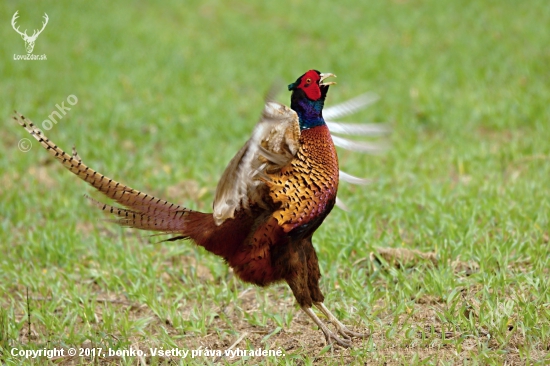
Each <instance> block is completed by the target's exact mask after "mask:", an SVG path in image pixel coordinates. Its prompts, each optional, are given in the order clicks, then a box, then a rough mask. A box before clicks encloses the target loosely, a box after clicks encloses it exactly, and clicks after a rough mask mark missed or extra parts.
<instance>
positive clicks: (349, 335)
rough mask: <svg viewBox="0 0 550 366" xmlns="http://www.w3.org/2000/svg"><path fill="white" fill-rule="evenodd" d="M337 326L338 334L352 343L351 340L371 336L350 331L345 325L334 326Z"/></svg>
mask: <svg viewBox="0 0 550 366" xmlns="http://www.w3.org/2000/svg"><path fill="white" fill-rule="evenodd" d="M334 325H335V326H336V329H337V330H338V333H339V334H340V335H341V336H342V337H344V339H347V340H350V341H351V338H352V337H353V338H367V337H368V336H369V335H368V334H365V333H357V332H354V331H353V330H350V329H348V328H346V327H345V326H343V325H337V324H334Z"/></svg>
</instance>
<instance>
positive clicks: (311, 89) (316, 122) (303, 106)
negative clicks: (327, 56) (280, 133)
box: [288, 70, 336, 130]
mask: <svg viewBox="0 0 550 366" xmlns="http://www.w3.org/2000/svg"><path fill="white" fill-rule="evenodd" d="M330 76H334V77H336V75H334V74H331V73H320V72H319V71H317V70H309V71H308V72H306V73H305V74H304V75H302V76H300V77H299V78H298V79H297V80H296V81H295V82H294V83H292V84H290V85H289V86H288V90H291V91H292V96H291V98H290V99H291V103H290V108H292V109H293V110H294V111H295V112H296V113H297V114H298V117H299V119H300V130H306V129H308V128H312V127H316V126H322V125H324V124H325V120H324V119H323V105H324V104H325V98H326V96H327V92H328V88H329V86H330V85H333V84H336V83H335V82H332V81H329V82H326V83H325V82H324V80H325V79H326V78H328V77H330Z"/></svg>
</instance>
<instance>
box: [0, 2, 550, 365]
mask: <svg viewBox="0 0 550 366" xmlns="http://www.w3.org/2000/svg"><path fill="white" fill-rule="evenodd" d="M0 9H1V13H2V14H4V16H3V17H2V19H3V22H4V23H3V24H4V27H2V28H1V30H0V36H1V38H2V40H3V41H2V42H1V43H0V58H1V60H2V62H0V74H2V81H1V85H2V88H0V100H2V101H3V102H2V103H0V115H2V116H3V120H4V121H5V122H4V123H5V125H4V133H3V134H2V136H1V137H0V145H1V148H2V153H1V154H0V201H1V202H2V203H1V204H0V253H2V256H1V257H0V360H2V362H3V363H5V364H8V365H11V364H13V365H15V364H20V363H21V362H23V361H25V362H28V363H36V364H39V363H48V362H55V363H57V364H63V365H64V364H79V363H82V364H87V363H89V362H91V358H90V357H81V358H79V357H75V358H70V357H61V358H59V359H57V360H55V361H51V360H48V359H46V358H38V359H23V358H22V357H20V356H12V355H11V349H12V348H14V347H15V348H18V349H35V350H37V349H43V348H48V349H51V348H54V347H57V348H64V349H68V348H69V347H84V348H88V349H93V348H96V347H102V348H104V349H105V348H109V347H110V348H112V349H113V350H115V349H118V350H128V349H129V348H130V347H133V348H139V349H143V350H148V348H149V347H159V348H160V347H163V348H164V349H169V348H172V347H178V348H180V349H187V350H192V349H198V348H199V347H202V349H203V350H205V349H207V348H208V349H210V350H223V349H226V348H227V347H228V346H229V345H230V344H231V343H232V342H233V341H234V340H236V339H237V338H239V337H240V336H242V335H245V337H244V338H243V340H242V342H241V343H240V344H239V347H241V349H242V348H247V349H256V348H258V347H261V348H263V349H272V350H277V349H282V350H283V351H284V354H285V356H280V357H267V358H266V357H238V358H236V359H234V360H230V359H222V360H221V361H220V362H221V363H237V364H245V363H248V362H251V361H252V362H255V363H261V364H283V365H284V364H303V365H310V364H329V365H332V364H349V363H350V362H352V361H354V362H358V363H368V364H396V365H397V364H412V365H421V364H441V365H450V364H460V363H465V364H489V365H491V364H495V365H496V364H508V365H512V364H541V365H542V364H546V363H548V362H550V356H549V349H550V279H549V278H550V276H549V272H548V269H549V268H550V259H549V258H550V256H549V254H548V253H549V246H550V244H549V235H550V232H549V227H550V225H549V212H550V202H549V201H550V199H549V189H548V177H550V161H549V160H550V145H549V143H548V141H550V128H549V121H550V109H549V108H548V101H549V100H550V88H549V85H550V73H548V65H549V64H550V53H549V49H548V44H550V34H549V33H548V31H547V27H545V26H544V24H549V23H550V7H548V6H547V3H546V2H545V1H544V0H532V1H529V2H524V3H522V4H519V3H517V2H514V1H491V0H487V1H478V2H463V1H457V0H453V1H446V2H441V1H435V0H425V1H420V0H413V1H394V2H383V1H374V2H368V3H367V2H360V1H349V2H346V3H342V4H340V5H335V3H332V2H328V1H318V2H311V3H308V2H304V1H288V2H269V3H263V2H262V3H256V2H244V3H242V2H235V1H228V2H221V1H215V0H210V1H201V2H199V1H191V2H186V3H185V4H183V3H180V2H176V1H168V2H164V3H163V4H162V5H160V4H159V5H152V4H148V3H145V2H136V3H131V4H130V3H128V4H127V5H120V4H117V5H107V3H105V4H102V3H97V2H83V1H74V2H66V3H64V4H63V5H61V4H60V3H59V2H53V1H44V2H40V3H39V4H37V5H33V6H31V5H30V4H17V5H16V4H15V3H14V2H11V1H8V2H3V3H2V4H0ZM16 10H19V15H20V18H19V20H18V24H20V25H21V29H24V28H28V29H32V28H35V27H37V26H39V25H40V21H41V16H42V15H43V13H44V12H46V13H47V14H48V16H49V18H50V20H49V24H48V25H47V27H46V29H45V30H44V32H43V33H42V34H41V35H40V36H39V37H38V39H37V41H36V46H35V50H34V53H35V54H46V55H47V61H14V60H13V54H24V53H25V49H24V44H23V41H22V40H21V38H20V37H19V36H18V35H17V34H16V33H15V32H14V31H13V30H12V29H10V27H9V26H8V24H9V19H11V16H12V15H13V13H15V11H16ZM29 33H30V32H29ZM310 68H317V69H319V70H322V71H327V72H329V71H330V72H334V73H336V74H337V75H338V76H339V78H338V85H337V86H335V87H334V88H332V89H331V92H330V95H329V98H328V99H329V100H328V102H327V103H328V104H334V103H337V102H339V101H343V100H346V99H349V98H351V97H353V96H355V95H357V94H359V93H362V92H364V91H375V92H376V93H378V94H379V95H380V96H381V100H380V102H378V103H377V104H376V105H375V106H373V107H371V108H370V109H369V110H367V111H365V112H362V113H361V114H360V115H358V116H356V117H355V118H356V121H361V120H364V121H384V122H388V123H390V124H391V126H392V129H393V134H392V136H391V149H389V150H388V151H387V152H386V153H385V154H383V155H381V156H375V157H371V156H359V155H357V154H348V153H342V154H341V156H340V160H341V165H342V166H343V168H344V170H346V171H348V172H350V173H353V174H355V175H359V176H368V177H371V178H374V179H375V182H374V183H373V184H371V185H370V186H368V187H366V188H357V187H349V186H346V185H344V184H342V188H341V191H340V193H339V194H340V197H341V198H342V199H343V200H344V201H345V202H346V203H347V204H348V206H349V207H350V208H351V210H352V212H351V213H345V212H343V211H340V210H335V211H334V212H333V213H332V214H331V215H330V216H329V218H328V219H327V220H326V222H325V224H324V225H323V226H322V227H321V228H320V230H319V231H318V232H317V233H316V235H315V238H314V239H315V240H314V243H315V245H316V248H317V252H318V256H319V259H320V264H321V268H322V271H323V278H322V288H323V290H324V293H325V295H326V298H327V299H326V304H327V305H328V306H329V308H331V309H332V310H333V311H334V312H335V314H336V315H337V316H339V317H340V318H341V319H342V320H343V322H344V323H346V324H350V325H352V326H353V327H354V329H358V330H369V331H370V332H371V333H372V337H370V338H369V339H366V340H364V341H361V340H356V341H354V345H355V347H354V348H353V349H350V350H342V349H339V348H336V349H334V350H328V349H327V348H325V347H324V344H323V339H322V335H321V332H320V331H319V330H316V329H315V327H314V325H313V324H312V322H311V321H309V320H308V319H306V318H305V316H304V315H302V314H301V312H300V311H299V309H298V308H297V307H296V306H295V304H294V300H293V297H292V294H291V293H290V291H289V290H288V288H287V287H286V285H283V284H281V285H277V286H273V287H271V288H268V289H259V288H256V287H253V286H249V285H246V284H243V283H242V282H240V281H238V280H237V279H236V278H235V277H234V276H233V274H232V272H231V271H230V270H228V268H227V267H226V266H225V265H224V263H223V261H222V260H220V259H219V258H216V257H214V256H212V255H210V254H208V253H206V252H205V251H204V250H202V249H200V248H196V247H194V246H193V245H192V244H190V243H186V242H176V243H159V238H158V237H150V236H149V234H148V233H146V232H137V231H132V230H126V229H121V228H119V227H116V226H114V225H112V224H110V223H107V222H104V221H102V220H103V219H104V216H102V215H101V213H100V212H98V211H97V210H95V209H93V207H91V206H90V205H88V204H87V202H86V200H85V199H84V198H83V194H86V193H87V194H93V193H92V191H91V188H89V187H88V186H87V185H85V184H84V183H82V182H79V181H78V179H77V178H75V177H74V176H72V175H71V174H70V173H68V172H66V171H64V169H63V168H62V167H61V166H60V165H59V164H57V163H54V162H53V159H52V158H51V157H50V156H49V155H48V154H47V153H46V152H45V151H42V149H41V148H40V147H39V146H38V145H37V144H36V143H35V144H34V145H33V146H32V149H31V150H30V151H29V152H26V153H24V152H21V151H20V150H19V149H18V142H19V140H20V139H21V138H23V137H28V136H26V135H25V134H26V133H25V132H24V131H23V130H22V129H21V128H20V127H19V126H17V125H16V124H15V123H14V122H13V121H12V120H11V118H10V116H11V114H12V111H13V110H14V109H17V110H18V111H19V112H22V113H23V114H25V115H26V116H28V117H29V118H31V119H32V120H34V121H35V122H37V124H38V125H41V122H42V121H43V120H45V119H46V118H47V117H48V116H49V115H50V114H51V113H52V111H54V110H55V109H56V107H55V106H56V104H60V103H62V102H64V101H65V105H66V106H67V102H66V101H67V98H68V96H69V95H75V96H76V97H77V98H78V102H77V103H76V104H75V105H74V106H71V110H70V111H68V112H67V115H65V116H63V118H62V119H60V120H59V121H58V123H57V124H55V125H53V126H52V128H51V130H49V131H44V132H47V135H48V137H50V138H51V139H52V140H53V141H55V142H56V143H58V144H59V146H61V147H62V148H64V149H65V150H70V147H71V146H72V145H73V144H75V145H76V146H77V147H78V151H79V154H80V156H82V157H83V160H84V161H85V162H86V163H87V164H88V165H90V166H91V167H92V168H94V169H96V170H99V171H100V172H102V173H104V174H106V175H108V176H110V177H113V178H115V179H117V180H119V181H122V182H123V183H126V184H129V185H131V186H132V187H135V188H137V189H140V190H142V191H146V192H148V193H151V194H154V195H157V196H161V197H165V198H167V199H169V200H172V201H176V202H178V203H182V204H184V205H185V206H187V207H189V208H192V209H199V210H209V209H210V207H211V202H212V200H213V193H214V188H215V185H216V182H217V179H218V177H219V176H220V174H221V172H222V170H223V169H224V167H225V165H226V164H227V162H228V161H229V159H230V158H231V157H232V156H233V154H234V153H235V152H236V151H237V150H238V148H239V147H240V146H241V145H242V144H243V143H244V141H245V140H246V139H247V136H248V134H249V133H250V131H251V129H252V127H253V125H254V123H255V121H256V119H257V118H258V115H259V112H260V110H261V106H262V99H263V95H264V94H265V93H266V91H267V90H268V89H269V87H270V85H271V83H272V82H274V81H276V80H278V79H281V80H283V81H285V82H290V81H293V80H295V79H296V77H297V76H298V75H300V74H301V73H303V72H304V71H305V70H307V69H310ZM288 97H289V95H288V93H284V94H283V93H281V95H280V97H279V99H280V100H281V101H284V102H288ZM380 247H382V248H397V249H402V248H406V249H415V250H419V251H421V252H435V253H436V258H437V260H436V264H435V265H434V264H433V262H432V261H429V260H418V261H414V262H410V263H398V264H399V265H395V263H394V262H392V260H391V258H390V260H387V261H386V260H385V259H384V258H378V260H374V261H372V260H371V259H370V255H371V253H374V254H375V257H380V255H378V254H376V253H378V249H377V248H380ZM27 291H28V299H27ZM29 311H30V312H29ZM29 323H30V328H29ZM29 329H30V330H29ZM143 360H144V359H140V358H139V357H117V356H113V357H102V358H96V359H95V361H97V362H98V363H100V364H104V363H114V364H138V363H139V362H141V361H143ZM169 360H171V362H173V363H176V364H189V363H196V364H204V363H213V361H214V357H210V356H197V357H196V358H194V359H189V358H185V359H182V358H178V357H176V358H167V357H153V358H147V359H145V361H146V362H151V363H153V364H155V363H158V364H161V363H167V362H168V361H169Z"/></svg>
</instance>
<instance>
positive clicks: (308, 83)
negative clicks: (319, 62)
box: [298, 70, 321, 100]
mask: <svg viewBox="0 0 550 366" xmlns="http://www.w3.org/2000/svg"><path fill="white" fill-rule="evenodd" d="M320 79H321V77H320V75H319V73H318V72H317V71H315V70H309V71H308V72H306V73H305V74H304V76H302V79H301V80H300V85H298V89H302V90H303V91H304V93H306V96H307V97H308V98H309V99H311V100H317V99H319V98H321V89H320V88H319V80H320Z"/></svg>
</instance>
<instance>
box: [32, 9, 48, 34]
mask: <svg viewBox="0 0 550 366" xmlns="http://www.w3.org/2000/svg"><path fill="white" fill-rule="evenodd" d="M44 19H45V20H46V22H42V29H40V30H39V31H38V33H36V31H34V33H33V34H32V36H31V37H34V38H36V37H38V35H39V34H40V33H42V31H43V30H44V28H46V24H48V19H49V18H48V14H46V13H44ZM35 33H36V35H35Z"/></svg>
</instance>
